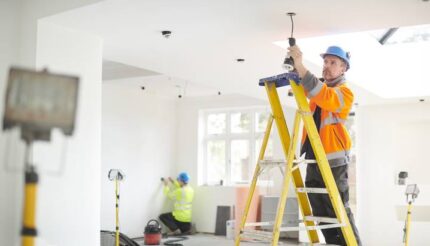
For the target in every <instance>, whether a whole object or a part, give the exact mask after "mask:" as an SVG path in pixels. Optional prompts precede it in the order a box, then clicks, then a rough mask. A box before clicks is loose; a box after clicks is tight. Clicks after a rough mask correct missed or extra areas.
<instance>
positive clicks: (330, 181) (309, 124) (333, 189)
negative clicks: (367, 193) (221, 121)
mask: <svg viewBox="0 0 430 246" xmlns="http://www.w3.org/2000/svg"><path fill="white" fill-rule="evenodd" d="M290 84H291V88H292V90H293V93H294V95H295V98H296V101H297V106H298V108H299V110H300V112H301V114H302V119H303V122H304V126H305V129H306V132H307V134H308V137H309V141H310V143H311V146H312V149H313V150H314V153H315V156H316V160H317V164H318V168H319V170H320V172H321V176H322V178H323V180H324V183H325V185H326V188H327V191H328V194H329V198H330V201H331V203H332V205H333V209H334V212H335V214H336V217H337V218H338V220H339V222H340V223H342V224H344V225H345V226H342V227H341V230H342V234H343V236H344V239H345V241H346V243H347V245H348V246H356V245H357V240H356V238H355V235H354V232H353V230H352V227H351V224H350V222H349V219H348V216H347V214H346V210H345V207H344V204H343V201H342V199H341V197H340V194H339V190H338V189H337V186H336V182H335V180H334V177H333V174H332V172H331V168H330V165H329V163H328V160H327V156H326V154H325V151H324V148H323V145H322V142H321V139H320V136H319V134H318V130H317V129H316V126H315V122H314V120H313V117H312V113H311V110H310V108H309V103H308V102H307V99H306V96H305V93H304V89H303V87H302V86H300V85H297V84H296V82H294V81H292V80H290Z"/></svg>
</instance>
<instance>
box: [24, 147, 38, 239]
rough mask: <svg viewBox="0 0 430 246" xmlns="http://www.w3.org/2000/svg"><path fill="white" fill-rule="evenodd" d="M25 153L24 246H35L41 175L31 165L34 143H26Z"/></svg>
mask: <svg viewBox="0 0 430 246" xmlns="http://www.w3.org/2000/svg"><path fill="white" fill-rule="evenodd" d="M26 146H27V148H26V152H25V189H24V210H23V221H22V231H21V235H22V242H21V243H22V245H23V246H33V245H34V241H35V238H36V236H37V230H36V198H37V183H38V181H39V175H38V174H37V172H36V168H35V167H34V166H33V164H31V163H30V160H29V153H30V151H31V147H32V141H30V140H28V141H26Z"/></svg>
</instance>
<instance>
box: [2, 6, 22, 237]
mask: <svg viewBox="0 0 430 246" xmlns="http://www.w3.org/2000/svg"><path fill="white" fill-rule="evenodd" d="M18 16H19V1H0V30H1V35H0V54H1V55H0V128H1V129H3V111H4V95H5V89H6V79H7V74H8V70H9V66H10V64H13V63H15V62H16V60H17V54H18V45H17V41H18V29H17V27H18V21H19V17H18ZM6 140H7V138H6V135H5V134H4V133H3V131H2V130H0V201H1V202H0V218H1V219H0V244H1V245H14V243H15V242H17V241H18V236H19V231H20V228H21V223H20V218H21V217H20V213H21V207H20V206H18V204H20V203H19V202H20V199H21V194H22V188H23V186H22V182H23V181H22V175H21V174H20V173H19V174H18V173H11V172H6V168H5V166H6V164H8V163H6V162H7V161H6V160H5V159H6V153H5V144H6Z"/></svg>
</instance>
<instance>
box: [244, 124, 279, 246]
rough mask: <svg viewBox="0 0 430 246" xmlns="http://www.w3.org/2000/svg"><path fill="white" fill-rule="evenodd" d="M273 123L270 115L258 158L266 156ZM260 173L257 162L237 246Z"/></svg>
mask: <svg viewBox="0 0 430 246" xmlns="http://www.w3.org/2000/svg"><path fill="white" fill-rule="evenodd" d="M272 124H273V116H270V118H269V120H268V122H267V126H266V132H265V134H264V138H263V143H262V144H261V149H260V154H259V156H258V160H262V159H263V158H264V153H265V151H266V147H267V142H268V141H269V137H270V130H271V129H272ZM259 173H260V164H259V163H258V162H257V165H255V170H254V177H253V178H252V182H251V187H250V188H249V193H248V197H247V199H246V205H245V211H244V212H243V215H242V221H241V222H240V227H239V232H238V235H236V239H235V246H238V245H240V236H241V232H242V231H243V229H244V227H245V223H246V218H247V217H248V212H249V208H250V206H251V201H252V197H253V195H254V191H255V186H256V185H257V179H258V175H259Z"/></svg>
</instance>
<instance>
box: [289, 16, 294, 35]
mask: <svg viewBox="0 0 430 246" xmlns="http://www.w3.org/2000/svg"><path fill="white" fill-rule="evenodd" d="M290 18H291V36H290V37H293V32H294V20H293V15H292V14H291V15H290Z"/></svg>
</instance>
